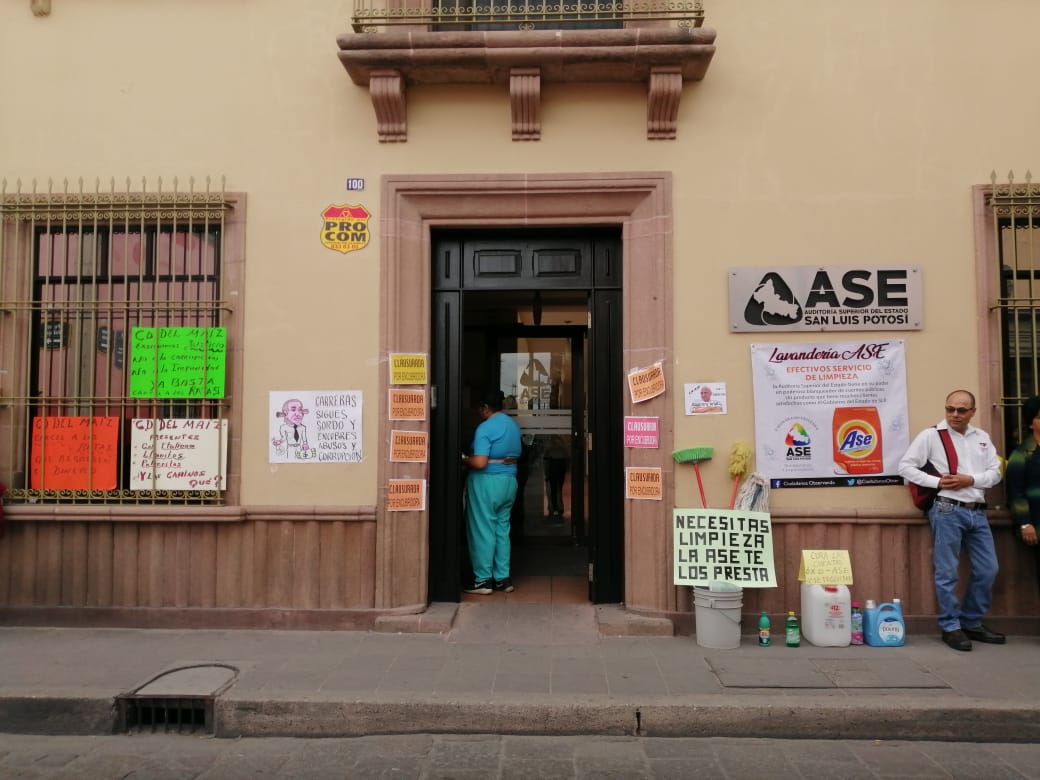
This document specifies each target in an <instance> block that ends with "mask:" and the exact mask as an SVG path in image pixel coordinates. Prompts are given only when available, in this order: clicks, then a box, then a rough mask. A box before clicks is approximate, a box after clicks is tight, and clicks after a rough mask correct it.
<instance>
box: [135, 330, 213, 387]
mask: <svg viewBox="0 0 1040 780" xmlns="http://www.w3.org/2000/svg"><path fill="white" fill-rule="evenodd" d="M226 356H227V331H226V330H225V329H224V328H134V329H133V331H132V332H131V334H130V397H131V398H223V397H224V368H225V364H226Z"/></svg>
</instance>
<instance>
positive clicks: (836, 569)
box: [798, 550, 852, 585]
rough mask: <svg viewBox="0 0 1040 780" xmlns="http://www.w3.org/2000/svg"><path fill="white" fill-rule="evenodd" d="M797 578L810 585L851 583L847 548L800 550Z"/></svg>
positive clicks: (850, 562)
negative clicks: (800, 558)
mask: <svg viewBox="0 0 1040 780" xmlns="http://www.w3.org/2000/svg"><path fill="white" fill-rule="evenodd" d="M798 579H800V580H801V581H802V582H807V583H809V584H810V585H851V584H852V561H850V560H849V551H848V550H802V562H801V563H800V564H799V566H798Z"/></svg>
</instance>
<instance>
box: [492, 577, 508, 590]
mask: <svg viewBox="0 0 1040 780" xmlns="http://www.w3.org/2000/svg"><path fill="white" fill-rule="evenodd" d="M492 587H493V588H494V589H495V590H497V591H501V592H502V593H512V592H513V581H512V580H511V579H509V577H506V578H505V579H504V580H495V584H494V585H492Z"/></svg>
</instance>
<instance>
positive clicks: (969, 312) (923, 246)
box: [0, 0, 1040, 508]
mask: <svg viewBox="0 0 1040 780" xmlns="http://www.w3.org/2000/svg"><path fill="white" fill-rule="evenodd" d="M705 6H706V13H707V21H706V24H707V26H709V27H712V28H715V29H716V30H717V31H718V39H717V47H718V51H717V53H716V55H715V59H714V60H713V62H712V65H711V67H710V68H709V71H708V76H707V78H706V79H705V81H704V82H702V83H699V84H687V85H686V87H685V88H684V91H683V97H682V104H681V108H680V122H679V138H678V140H676V141H648V140H646V106H645V91H644V90H643V89H642V88H641V87H638V86H634V85H626V86H608V85H591V86H590V85H551V84H549V85H543V89H542V140H541V141H538V142H527V143H518V142H513V141H511V140H510V119H509V98H508V94H507V90H506V89H505V88H504V87H481V86H466V87H416V88H411V89H409V91H408V117H409V128H408V129H409V132H408V142H407V143H405V144H386V145H381V144H379V143H378V142H377V139H376V133H375V119H374V115H373V111H372V107H371V103H370V101H369V97H368V94H367V92H366V91H365V90H364V89H362V88H359V87H356V86H354V85H353V84H352V83H351V81H350V80H349V78H348V77H347V75H346V72H345V71H344V70H343V68H342V67H341V66H340V64H339V62H338V60H337V58H336V44H335V36H336V35H337V34H339V33H342V32H345V31H347V30H348V27H349V25H348V20H349V14H350V9H351V4H350V3H349V2H344V1H343V0H335V1H333V2H329V1H328V0H294V1H293V2H292V3H286V2H281V1H276V0H250V2H242V0H205V2H203V1H201V0H170V2H164V3H127V2H125V0H90V2H83V1H82V0H54V8H53V12H52V14H51V16H49V17H46V18H36V17H33V16H32V15H31V13H30V11H29V0H9V1H8V2H6V3H3V4H2V5H0V68H2V69H3V72H4V73H5V74H7V77H6V78H5V79H4V80H3V81H2V82H0V110H2V112H3V120H2V121H0V178H7V179H8V181H9V182H11V181H13V180H14V179H16V178H19V177H20V178H22V179H24V180H30V179H32V178H38V179H41V180H46V179H47V178H48V177H55V178H58V179H60V178H62V177H71V178H76V177H79V176H83V177H85V178H86V179H87V180H88V182H89V181H92V179H93V178H94V177H98V176H100V177H102V178H103V179H104V180H106V181H107V179H108V178H109V177H111V176H116V177H117V178H119V179H122V178H124V177H126V176H130V177H131V178H132V179H133V180H134V181H135V182H138V181H139V180H140V179H141V177H147V178H148V179H149V180H151V181H154V179H155V178H156V177H158V176H162V177H164V178H166V179H169V178H172V177H173V176H179V177H181V179H182V180H183V179H185V178H186V177H188V176H192V175H194V176H195V177H197V178H200V179H201V178H203V177H205V176H207V175H211V176H214V177H218V178H219V177H220V176H222V175H224V176H226V177H227V186H228V189H230V190H238V191H243V192H246V193H247V194H248V197H249V205H248V209H249V212H248V213H249V227H248V238H247V242H248V243H247V257H248V259H247V279H246V301H247V308H246V312H245V318H246V328H247V333H246V344H245V347H246V368H245V386H246V398H245V399H244V414H245V420H246V424H245V431H244V434H243V435H244V448H243V449H244V457H243V470H244V474H245V479H244V484H243V493H242V498H243V501H244V502H245V503H249V504H294V503H306V504H311V503H336V504H367V503H373V502H375V500H376V497H377V490H378V486H377V485H376V484H375V483H376V462H375V456H376V447H377V442H376V440H375V431H376V430H377V424H378V420H377V419H376V410H377V406H378V400H379V394H380V393H382V392H384V389H383V388H382V387H380V386H378V376H377V366H378V361H379V360H381V359H382V356H380V355H379V353H378V341H377V331H378V315H379V308H378V307H379V301H378V289H379V251H380V236H379V230H378V227H376V229H375V230H374V235H373V240H372V243H371V244H370V246H369V247H368V248H366V249H365V250H363V251H361V252H355V253H351V254H348V255H346V256H343V255H340V254H338V253H335V252H331V251H329V250H327V249H325V248H324V247H322V245H321V244H320V242H319V240H318V228H319V227H320V213H321V211H322V210H323V209H324V208H325V207H326V206H328V205H329V204H330V203H362V204H363V205H365V206H366V207H367V208H368V209H369V210H370V211H372V212H373V213H374V214H375V215H376V218H375V219H374V220H373V223H374V224H375V223H376V222H377V220H378V217H379V213H378V212H379V200H380V190H379V177H380V175H382V174H401V173H415V174H420V173H473V174H474V175H480V174H483V173H491V172H494V173H509V172H530V173H544V172H551V171H572V172H576V171H611V170H617V171H660V170H670V171H672V172H673V174H674V205H675V214H676V220H675V237H674V238H675V243H674V247H675V327H676V333H677V334H696V335H695V336H683V335H679V336H678V337H677V340H676V350H675V356H674V357H675V363H674V375H673V383H674V385H675V388H674V389H675V390H676V392H675V393H674V397H675V399H676V407H675V408H676V420H677V423H676V426H677V427H676V435H675V441H676V444H677V446H693V445H711V446H714V447H715V452H716V457H715V460H714V462H713V463H711V464H710V465H709V466H707V467H706V468H705V469H704V475H705V478H706V480H707V482H708V490H709V493H710V494H713V495H715V496H718V497H722V496H727V495H728V492H727V491H728V482H729V481H728V479H727V475H726V470H725V459H726V454H727V453H728V449H729V446H730V444H731V443H732V442H733V441H735V440H737V439H744V440H747V441H749V442H750V441H752V440H753V430H754V429H753V410H752V398H751V386H750V379H751V374H750V367H749V363H748V351H749V345H750V344H751V343H752V342H753V341H756V340H758V341H763V340H765V339H761V338H760V337H759V336H751V335H747V334H742V335H732V334H729V332H728V322H729V313H728V311H727V295H726V270H727V269H728V268H731V267H734V266H741V265H747V266H759V265H777V264H779V265H783V264H797V265H807V264H817V263H819V264H834V265H842V264H852V263H859V262H864V263H872V264H889V263H890V264H895V265H903V264H920V265H923V266H925V289H926V327H925V329H924V330H923V331H920V332H908V333H896V334H893V335H895V336H897V337H900V338H905V339H906V340H907V344H908V346H907V349H908V361H909V377H908V383H909V395H910V420H911V429H912V432H915V431H916V430H917V429H919V428H921V427H923V426H925V425H928V424H931V423H933V422H935V420H936V419H938V418H939V416H940V414H939V412H940V405H941V400H942V397H943V395H944V394H945V392H946V391H947V390H948V389H951V388H953V387H957V386H964V387H968V388H973V389H974V388H978V387H979V385H980V382H981V379H982V378H981V377H980V375H979V367H978V364H977V361H976V359H975V357H974V356H975V353H976V351H977V337H976V330H975V323H974V318H975V312H976V301H975V291H974V285H973V282H974V262H975V260H974V233H973V217H972V202H971V187H972V185H975V184H980V183H984V182H986V181H988V178H989V174H990V171H991V170H993V169H996V170H997V171H999V172H1000V173H1001V175H1006V171H1007V170H1008V169H1014V170H1015V171H1016V172H1019V173H1021V172H1024V170H1025V169H1026V168H1028V167H1030V166H1032V167H1033V168H1034V169H1040V164H1038V161H1037V151H1036V141H1035V139H1036V135H1037V130H1038V129H1040V102H1038V101H1036V100H1029V99H1023V98H1024V97H1025V96H1027V95H1028V94H1029V90H1031V89H1032V85H1031V82H1030V81H1029V80H1028V76H1027V74H1029V73H1031V69H1030V67H1029V66H1030V65H1031V61H1030V60H1031V56H1032V52H1033V51H1034V50H1035V30H1036V29H1040V4H1037V3H1035V2H1033V1H1032V0H989V2H987V3H985V4H981V5H980V4H978V3H977V2H968V0H914V2H913V3H907V2H905V0H875V2H872V3H869V4H864V3H862V2H852V0H789V2H786V3H777V2H775V0H705ZM347 177H363V178H365V179H366V181H367V182H368V186H367V189H366V190H365V191H364V192H362V193H347V192H345V191H344V180H345V179H346V178H347ZM9 188H10V184H9ZM296 289H302V290H304V291H305V293H304V296H303V297H304V300H305V303H304V304H302V305H300V306H299V307H292V306H289V305H287V303H286V300H287V297H288V296H287V293H286V291H287V290H296ZM845 335H848V334H845ZM882 335H884V334H882ZM834 338H836V339H839V340H842V339H844V338H845V336H844V335H842V334H835V336H834ZM769 340H771V341H774V340H775V341H823V340H826V339H825V338H824V337H823V336H822V335H821V334H811V333H805V334H780V335H777V336H776V337H775V338H771V339H769ZM951 342H952V343H953V344H954V345H955V346H954V349H955V351H956V354H957V356H958V359H956V360H950V361H948V362H944V363H943V364H942V365H936V363H935V361H934V359H930V358H929V357H928V356H933V355H935V354H937V350H943V349H945V348H946V347H947V345H949V344H950V343H951ZM702 380H707V381H720V382H726V383H727V384H728V386H729V403H730V414H729V415H727V416H725V417H713V418H710V419H697V420H696V421H693V420H691V419H690V418H686V417H684V416H683V415H682V409H681V406H682V404H681V393H680V392H678V390H679V389H681V384H682V383H683V382H684V381H702ZM289 389H316V390H324V389H360V390H362V391H364V393H365V401H366V409H365V417H364V425H365V430H366V432H367V435H366V437H365V450H366V454H367V458H366V461H365V463H364V464H362V465H360V466H356V467H348V468H345V467H343V466H321V465H313V466H310V465H309V466H283V467H273V466H270V465H269V464H268V463H267V460H266V438H267V411H268V410H267V393H268V391H269V390H289ZM982 419H983V416H982V415H980V418H979V421H980V422H981V421H982ZM983 424H984V425H985V424H987V423H983ZM677 479H678V480H679V484H678V486H677V492H678V494H679V495H680V496H682V495H692V491H693V489H694V488H693V482H692V479H690V478H689V475H688V473H686V472H683V473H681V474H677ZM839 493H840V491H795V490H787V491H778V492H777V493H775V494H774V501H773V503H774V505H775V506H778V507H783V506H793V505H799V504H805V503H810V502H812V503H821V504H822V505H826V504H827V503H828V502H832V501H845V500H848V496H847V495H844V494H842V495H839ZM857 500H862V501H870V502H871V504H872V505H884V506H892V507H894V508H905V506H906V502H905V497H904V496H903V494H902V491H901V490H898V489H895V488H877V489H875V490H872V491H866V492H865V493H864V494H863V495H862V496H857Z"/></svg>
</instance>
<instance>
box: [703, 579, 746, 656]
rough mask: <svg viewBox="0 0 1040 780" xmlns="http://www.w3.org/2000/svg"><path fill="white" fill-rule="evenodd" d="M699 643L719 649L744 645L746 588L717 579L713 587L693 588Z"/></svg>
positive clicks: (729, 648)
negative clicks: (742, 621)
mask: <svg viewBox="0 0 1040 780" xmlns="http://www.w3.org/2000/svg"><path fill="white" fill-rule="evenodd" d="M693 604H694V607H695V609H696V620H697V644H698V645H700V646H701V647H710V648H712V649H715V650H732V649H734V648H736V647H740V608H741V607H742V606H744V591H743V590H742V589H741V588H739V587H737V586H736V585H730V584H729V583H723V582H713V583H712V584H711V588H710V589H709V588H697V587H695V588H694V589H693Z"/></svg>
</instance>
